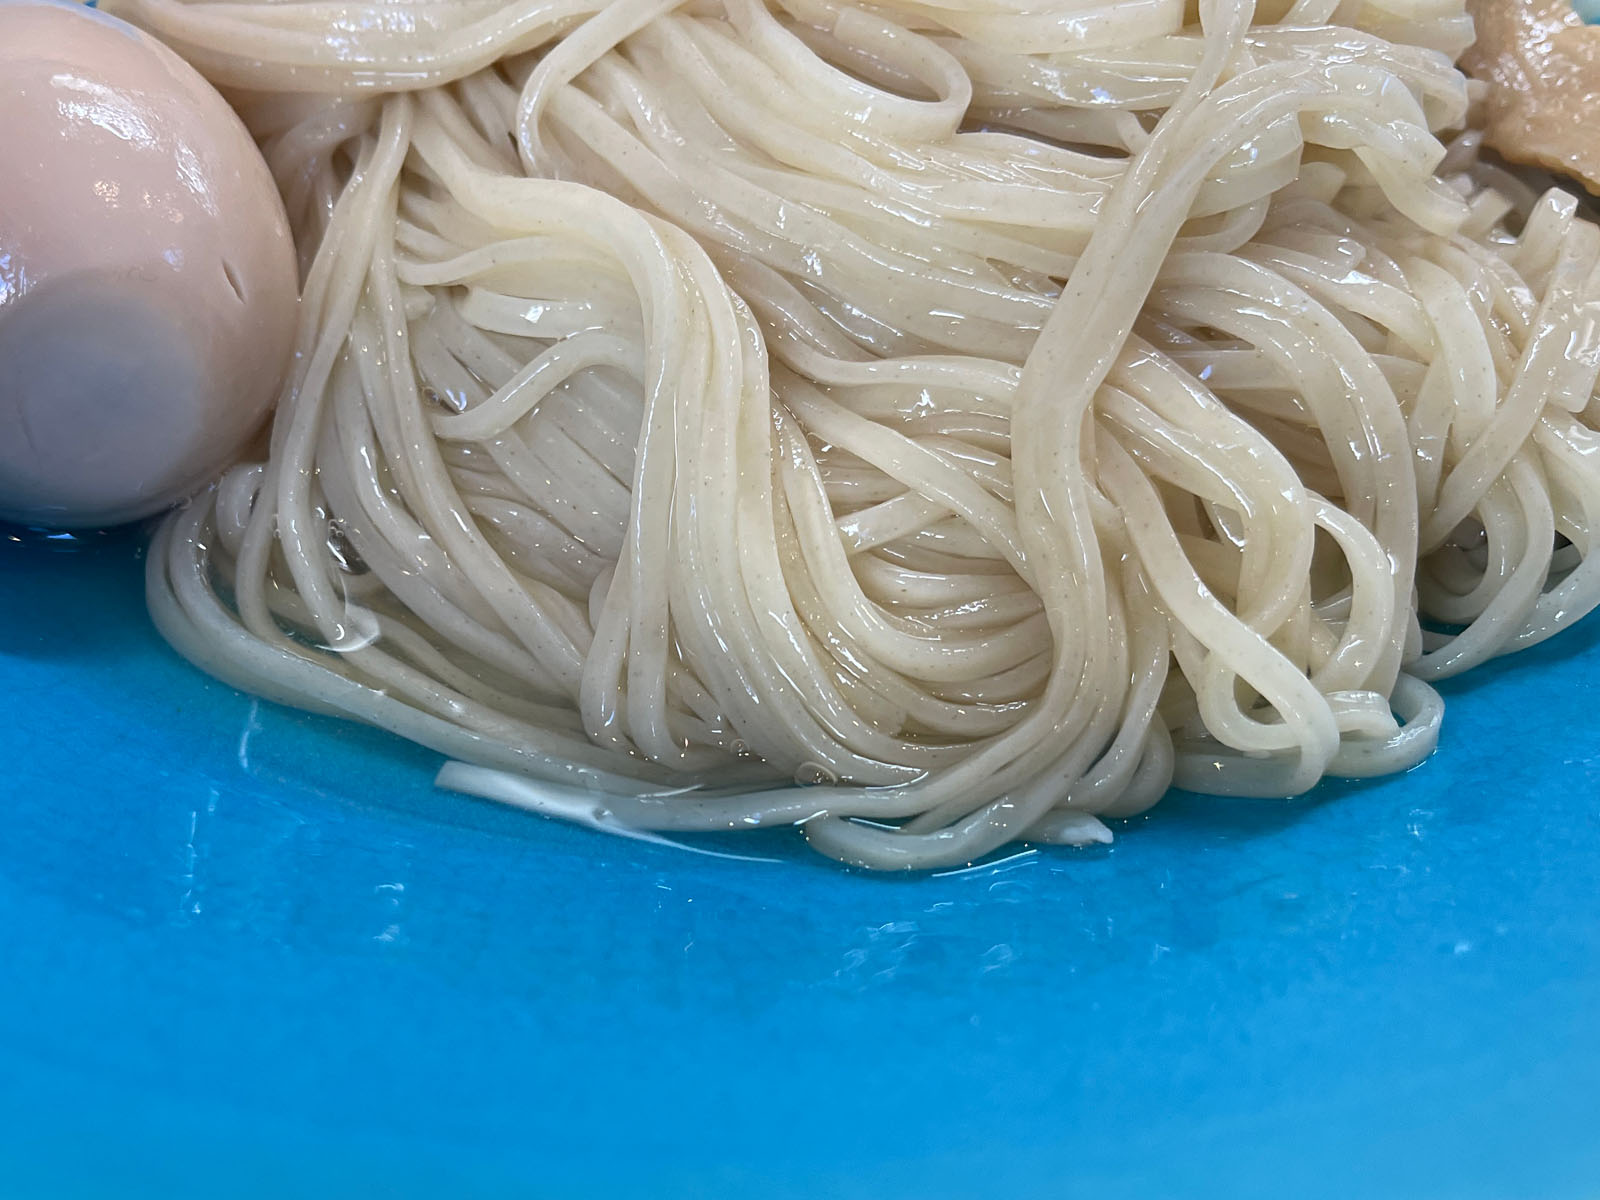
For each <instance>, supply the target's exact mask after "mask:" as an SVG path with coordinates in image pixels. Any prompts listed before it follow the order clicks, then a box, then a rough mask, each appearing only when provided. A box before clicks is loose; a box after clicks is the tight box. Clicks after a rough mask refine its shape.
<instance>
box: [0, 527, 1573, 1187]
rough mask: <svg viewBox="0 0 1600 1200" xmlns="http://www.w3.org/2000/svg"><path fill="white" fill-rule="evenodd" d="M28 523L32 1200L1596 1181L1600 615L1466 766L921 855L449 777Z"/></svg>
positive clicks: (10, 1014)
mask: <svg viewBox="0 0 1600 1200" xmlns="http://www.w3.org/2000/svg"><path fill="white" fill-rule="evenodd" d="M141 554H142V542H141V540H140V539H139V538H138V537H137V536H136V535H135V534H131V533H120V534H111V535H102V536H98V537H93V538H88V539H61V540H57V541H51V540H48V539H44V538H41V537H39V536H37V535H23V534H20V533H12V532H9V531H0V696H3V697H4V718H5V719H4V720H3V721H0V760H3V762H4V767H3V770H0V793H3V794H4V800H5V803H4V805H3V808H0V814H3V815H0V971H3V976H0V1192H3V1194H4V1195H5V1196H7V1197H28V1196H37V1197H51V1198H55V1197H63V1196H78V1195H86V1196H107V1197H111V1196H115V1197H118V1198H125V1197H136V1196H160V1197H181V1196H197V1197H198V1196H207V1197H213V1196H215V1197H224V1196H225V1197H245V1196H257V1195H259V1196H272V1197H278V1196H297V1197H299V1196H313V1195H333V1196H339V1195H350V1196H363V1197H365V1196H393V1197H413V1196H415V1197H452V1198H453V1197H468V1196H479V1195H482V1196H496V1195H514V1196H537V1197H541V1198H554V1197H574V1198H576V1197H584V1198H586V1200H587V1198H593V1197H601V1196H612V1195H623V1196H640V1197H645V1196H648V1197H652V1198H668V1197H680V1196H728V1197H794V1198H797V1200H798V1198H806V1200H812V1198H820V1197H872V1198H874V1200H876V1198H881V1197H899V1196H908V1197H909V1196H916V1197H943V1196H980V1195H983V1196H988V1195H994V1196H1008V1197H1032V1196H1040V1197H1062V1196H1077V1195H1082V1196H1095V1197H1120V1196H1170V1195H1182V1196H1225V1197H1252V1196H1263V1197H1268V1196H1270V1197H1289V1196H1293V1197H1323V1196H1327V1197H1341V1198H1344V1197H1350V1196H1363V1197H1374V1196H1395V1197H1418V1196H1440V1197H1452V1198H1470V1197H1479V1196H1482V1197H1506V1196H1539V1197H1578V1196H1593V1195H1595V1194H1596V1193H1595V1191H1594V1188H1595V1187H1596V1185H1597V1183H1600V1132H1597V1126H1596V1116H1595V1114H1596V1111H1597V1102H1596V1096H1597V1091H1600V886H1597V885H1600V724H1597V722H1596V711H1597V709H1600V687H1597V685H1596V673H1597V671H1600V646H1597V645H1596V642H1597V640H1600V622H1591V623H1589V624H1587V625H1586V626H1584V627H1581V628H1580V629H1578V630H1576V631H1573V632H1571V633H1569V634H1567V635H1566V636H1564V637H1561V638H1559V639H1557V640H1556V641H1555V642H1554V643H1552V644H1549V645H1547V646H1544V647H1541V648H1539V649H1536V650H1534V651H1532V652H1530V653H1528V654H1525V655H1523V656H1521V657H1520V658H1519V659H1517V660H1515V661H1514V662H1512V663H1509V664H1503V665H1498V666H1494V667H1491V668H1489V669H1487V670H1485V671H1482V672H1480V673H1479V674H1478V675H1476V676H1474V677H1473V678H1472V679H1471V680H1468V681H1465V682H1462V683H1457V684H1453V685H1451V686H1449V687H1448V688H1447V689H1446V692H1447V700H1448V713H1447V716H1446V720H1445V730H1444V739H1443V744H1442V747H1441V750H1440V753H1439V754H1438V756H1437V757H1436V758H1434V759H1433V760H1432V761H1431V762H1429V763H1427V764H1425V765H1424V766H1423V767H1421V768H1419V769H1418V770H1416V771H1414V772H1412V773H1411V774H1410V775H1408V776H1406V777H1404V778H1400V779H1393V780H1388V781H1384V782H1380V783H1376V784H1371V785H1363V786H1344V785H1340V786H1329V787H1325V788H1323V789H1322V790H1321V791H1319V792H1318V793H1317V794H1316V795H1314V796H1312V797H1310V798H1308V799H1306V800H1303V801H1297V802H1292V803H1286V802H1261V801H1219V800H1214V799H1205V798H1200V797H1185V796H1174V797H1172V798H1171V799H1169V800H1168V801H1166V802H1165V803H1163V804H1162V805H1161V806H1160V807H1159V808H1158V809H1157V810H1156V811H1155V812H1154V813H1153V814H1152V815H1151V816H1149V817H1147V818H1143V819H1140V820H1137V821H1133V822H1127V823H1122V824H1120V825H1118V826H1117V829H1116V832H1117V836H1118V840H1117V843H1116V845H1115V846H1112V847H1109V848H1096V849H1091V850H1080V851H1067V850H1046V851H1042V852H1037V853H1031V854H1025V855H1023V856H1022V857H1018V858H1014V859H1011V860H1009V861H1006V862H1002V863H999V864H998V865H994V866H990V867H986V868H981V869H978V870H973V871H969V872H965V873H958V874H946V875H939V876H926V877H918V878H901V877H897V878H879V877H871V876H867V875H863V874H857V873H851V872H847V871H845V870H842V869H840V868H838V867H836V866H833V865H831V864H829V863H826V862H824V861H822V860H820V859H814V858H812V857H810V856H808V855H806V854H805V853H804V852H801V851H797V850H795V849H794V847H793V845H792V843H790V842H788V841H786V840H784V839H782V838H781V837H776V836H774V837H770V838H769V837H768V836H767V835H764V834H757V835H750V837H751V838H752V839H755V840H740V841H738V842H736V843H733V844H732V846H731V848H732V849H734V850H737V851H754V852H756V853H760V854H764V855H770V856H771V857H773V858H775V859H777V861H775V862H738V861H728V860H723V859H716V858H709V857H703V856H697V855H693V854H689V853H686V852H682V851H674V850H669V849H666V848H662V847H658V846H652V845H646V844H641V843H638V842H629V841H622V840H618V839H614V838H608V837H606V836H604V835H601V834H597V833H593V832H590V831H587V830H584V829H579V828H573V827H568V826H565V825H562V824H558V823H554V822H551V821H546V820H543V819H540V818H537V817H532V816H528V815H526V814H522V813H518V812H514V811H510V810H506V809H500V808H496V807H493V806H491V805H487V804H481V803H477V802H474V801H470V800H467V799H463V798H461V797H458V796H453V795H448V794H442V793H438V792H435V791H434V790H433V788H432V786H431V780H432V776H433V772H434V769H435V767H436V765H437V760H436V758H435V756H433V755H432V754H430V753H428V752H425V751H422V750H419V749H416V748H414V747H411V746H408V745H406V744H403V743H401V742H398V741H396V740H394V739H392V738H389V737H386V736H384V735H382V734H379V733H376V732H373V731H369V730H362V729H358V728H355V727H351V726H347V725H343V724H339V723H336V722H333V721H328V720H321V719H314V718H311V717H307V716H304V715H301V714H298V713H294V712H290V711H287V710H285V709H281V708H277V707H274V706H272V705H269V704H262V703H257V702H255V701H253V700H251V699H250V698H249V697H247V696H242V695H240V694H238V693H237V692H234V691H233V690H231V689H229V688H227V687H224V686H222V685H220V684H218V683H215V682H213V681H211V680H209V679H207V678H205V677H204V676H202V675H201V674H199V673H198V672H196V671H194V670H193V669H191V668H190V667H189V666H187V665H186V664H185V663H183V662H182V661H180V660H179V659H178V658H177V657H176V656H174V655H173V654H172V653H170V652H169V651H168V650H167V648H166V647H165V645H164V644H163V643H162V642H161V641H160V639H159V638H158V637H157V636H156V634H155V632H154V630H153V629H152V627H151V625H150V622H149V619H148V618H147V616H146V615H145V611H144V606H143V603H142V600H141V578H140V574H141V569H142V564H141V561H140V560H141Z"/></svg>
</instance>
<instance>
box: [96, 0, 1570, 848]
mask: <svg viewBox="0 0 1600 1200" xmlns="http://www.w3.org/2000/svg"><path fill="white" fill-rule="evenodd" d="M107 7H110V8H112V9H113V10H114V11H116V12H117V13H119V14H121V15H124V16H127V17H129V18H130V19H132V20H134V21H136V22H138V23H139V24H141V25H143V26H145V27H146V28H149V29H151V30H153V31H154V32H156V33H157V34H159V35H160V36H161V37H163V38H164V39H166V40H167V41H168V42H169V43H170V44H172V45H173V46H174V47H175V48H177V49H178V50H179V51H180V52H181V53H183V54H184V55H185V56H186V57H188V58H189V59H190V60H191V61H192V62H194V63H195V64H196V65H197V66H198V67H200V68H201V69H202V70H203V71H204V72H206V73H207V74H208V76H209V77H210V78H211V79H213V80H214V81H215V82H216V83H218V84H219V86H222V87H224V88H226V89H230V92H229V94H230V98H231V99H233V100H234V102H235V103H236V105H237V106H238V107H239V109H240V111H241V112H242V113H243V114H244V116H245V117H246V120H247V122H248V123H249V124H250V126H251V128H252V131H253V132H254V133H255V134H256V135H257V137H258V138H259V139H260V140H261V143H262V145H263V147H264V149H265V151H266V154H267V157H268V161H269V163H270V164H271V165H272V167H273V170H274V172H275V174H276V176H277V179H278V181H279V184H280V187H281V190H282V191H283V194H284V196H285V198H286V201H287V204H288V207H289V211H290V215H291V218H292V219H293V221H294V223H295V227H296V234H297V239H298V241H299V244H300V246H301V248H302V256H303V264H302V265H303V271H304V300H303V303H302V308H303V311H302V319H301V323H300V329H299V341H298V346H297V353H296V358H295V360H294V366H293V368H292V373H291V377H290V379H289V381H288V383H287V384H286V386H285V389H284V392H283V395H282V397H281V400H280V404H279V409H278V416H277V420H276V423H275V425H274V427H273V430H272V438H271V449H270V454H268V455H267V456H266V459H265V461H263V462H257V463H248V464H243V465H240V466H237V467H235V468H233V469H232V470H231V471H229V472H228V474H226V475H225V476H224V477H223V478H222V479H221V480H220V481H218V483H217V484H216V485H215V487H214V488H212V489H211V490H210V491H209V492H207V493H205V494H203V495H202V496H200V497H199V498H197V499H196V500H195V501H194V502H193V503H192V504H191V505H189V506H188V507H187V508H185V509H183V510H181V511H179V512H177V513H176V514H175V515H173V516H172V517H171V518H169V519H168V520H167V521H166V522H165V524H164V525H163V526H162V528H161V530H160V533H159V536H158V538H157V542H156V545H155V547H154V549H153V552H152V554H151V559H150V571H149V599H150V606H151V611H152V613H153V615H154V616H155V618H156V620H157V622H158V624H159V626H160V628H161V629H162V631H163V633H164V634H165V635H166V636H167V637H168V639H169V640H171V641H172V642H173V644H174V645H175V646H177V647H178V648H179V649H180V650H181V651H182V652H183V653H184V654H185V655H187V656H188V657H190V658H191V659H192V660H193V661H195V662H196V663H198V664H200V665H201V666H202V667H204V668H205V669H207V670H208V671H211V672H212V673H214V674H216V675H218V676H219V677H221V678H223V679H226V680H228V681H230V682H233V683H236V684H237V685H239V686H241V687H244V688H247V689H249V690H251V691H254V692H257V693H259V694H262V695H265V696H269V697H271V698H274V699H278V700H282V701H284V702H287V703H290V704H295V705H299V706H302V707H306V708H310V709H314V710H317V711H322V712H329V713H337V714H341V715H344V716H347V717H351V718H354V719H357V720H360V721H365V722H368V723H371V724H374V725H379V726H382V727H385V728H388V729H392V730H394V731H396V732H398V733H400V734H402V735H404V736H405V737H408V738H411V739H413V740H415V741H417V742H420V743H422V744H424V745H427V746H430V747H433V748H434V749H436V750H438V751H440V752H442V753H443V754H445V755H447V756H449V757H450V758H451V759H453V760H456V761H455V762H454V763H453V764H452V765H451V766H450V767H447V768H446V770H445V772H444V774H443V775H442V776H441V782H442V783H444V784H445V785H447V786H450V787H454V788H457V789H459V790H462V791H469V792H476V793H478V794H480V795H484V796H490V797H493V798H496V799H500V800H504V801H508V802H510V803H515V804H522V805H525V806H528V807H532V808H535V809H538V810H541V811H546V812H551V813H556V814H559V815H565V816H572V817H577V818H578V819H581V820H586V821H589V822H590V823H594V824H599V825H601V826H603V827H609V828H614V829H617V830H621V831H652V830H653V831H722V830H730V829H733V830H737V829H745V828H749V827H753V826H770V825H779V824H788V823H800V824H801V828H802V829H803V831H804V835H805V837H806V838H807V840H808V841H809V843H810V844H811V845H812V846H813V847H814V848H816V849H818V850H820V851H822V852H823V853H825V854H828V855H832V856H834V857H837V858H839V859H842V860H845V861H847V862H851V863H856V864H862V865H866V866H871V867H880V868H925V867H932V866H938V865H943V864H951V863H964V862H969V861H972V860H974V859H976V858H977V857H979V856H981V855H983V854H985V853H987V852H989V851H992V850H994V849H996V848H997V847H1000V846H1002V845H1004V844H1005V843H1008V842H1012V841H1016V840H1019V839H1027V840H1029V841H1034V842H1064V843H1084V842H1090V841H1096V840H1106V839H1108V838H1109V833H1108V832H1107V830H1106V827H1105V826H1104V825H1103V824H1101V822H1100V820H1099V819H1098V818H1100V817H1108V816H1110V817H1114V816H1125V815H1129V814H1132V813H1136V812H1139V811H1141V810H1143V809H1145V808H1147V807H1148V806H1150V805H1151V804H1153V803H1154V802H1155V801H1157V800H1158V799H1160V797H1161V796H1162V795H1163V794H1164V793H1165V792H1166V790H1167V789H1168V788H1169V787H1172V786H1178V787H1182V788H1187V789H1191V790H1194V791H1200V792H1208V793H1219V794H1230V795H1250V796H1264V797H1265V796H1284V795H1291V794H1296V793H1300V792H1303V791H1305V790H1306V789H1308V788H1310V787H1312V786H1313V785H1315V784H1316V783H1317V782H1318V780H1320V779H1322V778H1323V777H1325V776H1328V775H1334V776H1344V777H1354V776H1370V775H1381V774H1388V773H1392V772H1397V771H1403V770H1405V769H1407V768H1409V767H1411V766H1413V765H1415V764H1416V763H1418V762H1420V761H1421V760H1422V759H1423V758H1425V757H1426V756H1427V755H1428V754H1429V753H1430V752H1431V751H1432V749H1433V748H1434V746H1435V743H1436V741H1437V737H1438V731H1439V725H1440V721H1441V718H1442V714H1443V706H1442V704H1441V702H1440V700H1439V697H1438V695H1437V694H1436V692H1435V691H1434V690H1433V688H1432V687H1431V686H1430V683H1431V681H1433V680H1435V679H1438V678H1442V677H1444V676H1447V675H1451V674H1454V673H1457V672H1460V671H1463V670H1466V669H1467V668H1470V667H1472V666H1475V665H1477V664H1479V663H1481V662H1484V661H1485V660H1487V659H1489V658H1491V657H1494V656H1496V655H1499V654H1503V653H1506V652H1509V651H1511V650H1515V649H1518V648H1520V647H1523V646H1527V645H1530V644H1532V643H1534V642H1537V641H1539V640H1541V639H1543V638H1546V637H1548V636H1550V635H1551V634H1553V633H1555V632H1557V631H1558V630H1560V629H1562V628H1564V627H1565V626H1567V625H1569V624H1571V623H1572V622H1573V621H1575V620H1577V619H1578V618H1579V617H1580V616H1582V615H1583V614H1585V613H1586V612H1588V611H1589V610H1590V609H1591V608H1593V607H1594V605H1595V603H1596V600H1597V599H1600V578H1597V576H1596V571H1597V570H1600V559H1595V560H1593V561H1591V557H1590V553H1589V552H1590V549H1591V544H1592V537H1593V536H1594V531H1595V530H1596V529H1597V528H1600V437H1597V436H1596V434H1595V432H1594V427H1595V422H1596V420H1597V418H1600V404H1597V402H1596V399H1595V384H1596V376H1597V372H1600V334H1597V330H1596V313H1597V311H1600V310H1597V302H1600V271H1597V267H1600V233H1597V230H1596V228H1595V227H1594V226H1593V225H1591V224H1589V223H1588V222H1586V221H1585V220H1583V219H1582V218H1581V217H1580V216H1579V214H1578V212H1577V208H1576V204H1575V202H1574V201H1573V200H1572V199H1571V198H1569V197H1567V196H1566V195H1565V194H1564V193H1561V192H1552V193H1550V194H1547V195H1544V196H1538V195H1536V194H1534V193H1533V192H1531V191H1529V190H1528V189H1527V188H1526V187H1525V186H1524V185H1523V184H1522V183H1520V182H1519V181H1517V180H1516V179H1513V178H1512V177H1510V176H1508V175H1506V174H1505V173H1504V172H1502V171H1500V170H1498V169H1497V168H1495V167H1493V166H1490V165H1488V164H1485V163H1481V162H1480V161H1479V160H1478V156H1477V153H1476V146H1477V139H1478V135H1477V134H1476V133H1475V132H1474V131H1473V111H1472V103H1473V98H1474V94H1473V92H1472V91H1471V89H1470V88H1469V86H1468V84H1467V83H1466V82H1465V81H1464V79H1463V78H1462V76H1461V75H1460V74H1459V73H1458V72H1457V71H1456V69H1455V68H1454V67H1453V65H1452V62H1453V59H1454V58H1455V57H1456V56H1457V55H1458V54H1460V53H1461V51H1462V50H1463V49H1464V48H1465V47H1466V46H1467V44H1468V43H1469V42H1470V40H1471V24H1470V21H1469V20H1468V19H1467V18H1466V16H1465V15H1464V12H1463V10H1462V9H1461V8H1460V6H1459V5H1458V4H1452V3H1450V2H1448V0H1446V2H1445V3H1443V4H1437V3H1430V4H1422V3H1406V2H1399V3H1385V4H1364V3H1359V2H1351V0H1345V2H1343V3H1338V4H1335V3H1330V2H1326V0H1297V2H1296V3H1294V4H1293V5H1292V6H1286V5H1283V4H1278V5H1273V6H1265V7H1262V8H1261V9H1259V10H1253V9H1252V7H1251V6H1250V5H1248V4H1240V3H1227V2H1218V3H1211V2H1209V0H1208V2H1205V3H1201V4H1200V6H1199V8H1198V10H1196V8H1195V7H1194V6H1192V5H1187V6H1186V5H1185V4H1182V3H1173V2H1171V0H1119V2H1117V3H1101V4H1096V3H1084V4H1077V5H1073V4H1064V3H1043V2H1040V0H996V2H990V3H969V2H965V0H928V2H926V3H879V4H874V5H872V6H870V7H869V6H856V5H848V4H840V3H834V2H832V0H785V2H784V3H772V4H767V5H763V4H762V3H761V2H760V0H726V2H725V3H709V2H707V3H693V4H678V3H666V2H661V0H653V2H650V3H636V2H633V0H621V2H619V3H612V4H605V5H597V4H593V3H590V4H581V3H534V4H530V3H520V4H512V5H502V4H499V3H492V4H491V3H481V2H478V0H470V2H466V0H462V2H423V3H383V4H371V5H359V4H357V5H350V4H340V5H327V4H323V3H313V2H282V3H274V4H270V5H259V4H252V3H216V2H213V3H193V4H190V3H180V2H175V0H115V3H109V4H108V5H107ZM797 783H798V784H801V785H805V786H796V784H797Z"/></svg>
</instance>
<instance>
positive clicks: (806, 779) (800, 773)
mask: <svg viewBox="0 0 1600 1200" xmlns="http://www.w3.org/2000/svg"><path fill="white" fill-rule="evenodd" d="M794 781H795V782H796V783H798V784H799V785H800V786H801V787H829V786H831V785H833V784H835V783H838V782H839V777H838V776H837V775H835V774H834V773H833V772H832V771H830V770H829V769H828V768H827V767H825V766H823V765H822V764H821V763H818V762H803V763H801V764H800V765H799V767H797V768H796V769H795V773H794Z"/></svg>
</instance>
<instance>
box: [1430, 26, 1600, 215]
mask: <svg viewBox="0 0 1600 1200" xmlns="http://www.w3.org/2000/svg"><path fill="white" fill-rule="evenodd" d="M1578 3H1579V8H1580V9H1581V10H1582V11H1583V12H1584V13H1585V14H1586V15H1588V10H1589V8H1590V7H1591V5H1590V3H1589V2H1588V0H1578ZM1467 7H1468V9H1469V10H1470V11H1471V13H1472V17H1473V20H1474V22H1475V23H1476V25H1477V30H1478V40H1477V42H1475V43H1474V44H1473V45H1472V47H1471V48H1470V49H1469V50H1468V51H1467V52H1466V53H1465V54H1464V55H1462V56H1461V66H1462V68H1463V69H1464V70H1465V71H1466V72H1467V73H1468V74H1470V75H1474V76H1476V77H1477V78H1478V79H1481V80H1483V81H1484V82H1485V83H1486V84H1487V85H1488V92H1487V95H1486V96H1485V99H1484V108H1483V118H1484V142H1485V144H1487V145H1488V146H1489V147H1490V148H1491V149H1493V150H1495V151H1496V152H1497V153H1499V154H1500V155H1501V156H1502V157H1503V158H1506V159H1508V160H1510V161H1511V162H1516V163H1523V164H1526V165H1528V166H1538V167H1544V168H1546V169H1547V170H1551V171H1560V172H1562V173H1564V174H1567V175H1572V176H1574V177H1575V178H1577V179H1579V180H1581V181H1582V183H1583V184H1584V186H1585V187H1587V188H1588V189H1589V190H1590V191H1591V192H1594V193H1595V194H1596V195H1600V28H1597V27H1592V26H1589V25H1586V24H1584V21H1583V19H1582V17H1580V16H1579V12H1578V11H1577V10H1575V9H1574V7H1573V0H1468V4H1467Z"/></svg>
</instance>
